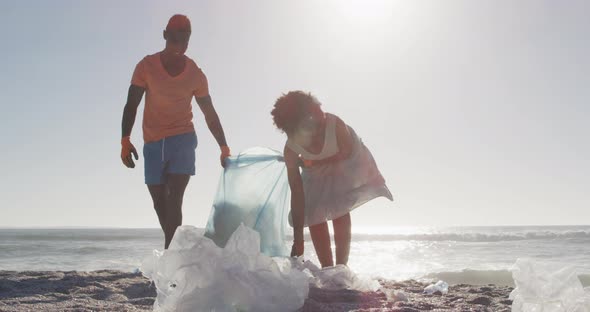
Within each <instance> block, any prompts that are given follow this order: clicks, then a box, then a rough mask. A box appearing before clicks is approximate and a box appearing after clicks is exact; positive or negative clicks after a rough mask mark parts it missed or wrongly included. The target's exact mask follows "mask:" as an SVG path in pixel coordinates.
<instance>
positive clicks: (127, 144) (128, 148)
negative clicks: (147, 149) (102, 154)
mask: <svg viewBox="0 0 590 312" xmlns="http://www.w3.org/2000/svg"><path fill="white" fill-rule="evenodd" d="M131 154H133V156H135V160H138V159H139V156H138V155H137V150H136V149H135V146H133V144H131V138H130V137H128V136H126V137H123V138H122V139H121V160H122V161H123V164H124V165H125V166H127V168H135V163H134V162H133V158H132V157H131Z"/></svg>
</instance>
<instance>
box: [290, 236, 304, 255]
mask: <svg viewBox="0 0 590 312" xmlns="http://www.w3.org/2000/svg"><path fill="white" fill-rule="evenodd" d="M303 249H304V248H303V240H300V241H293V246H292V247H291V257H299V256H303Z"/></svg>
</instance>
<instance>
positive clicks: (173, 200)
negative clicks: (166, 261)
mask: <svg viewBox="0 0 590 312" xmlns="http://www.w3.org/2000/svg"><path fill="white" fill-rule="evenodd" d="M189 180H190V175H188V174H168V176H167V179H166V186H167V191H168V193H167V196H166V219H165V223H164V224H165V228H164V236H165V238H166V242H165V248H166V249H167V248H168V246H169V245H170V242H171V241H172V237H173V236H174V232H176V228H177V227H179V226H180V225H181V224H182V199H183V197H184V190H185V189H186V186H187V185H188V181H189Z"/></svg>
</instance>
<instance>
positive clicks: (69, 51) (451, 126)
mask: <svg viewBox="0 0 590 312" xmlns="http://www.w3.org/2000/svg"><path fill="white" fill-rule="evenodd" d="M588 12H590V2H588V1H584V0H580V1H575V0H572V1H567V2H559V1H548V0H534V1H533V0H524V1H491V0H490V1H470V0H464V1H435V0H432V1H415V0H404V1H395V0H391V1H390V0H384V1H370V0H368V1H360V0H358V1H357V0H347V1H345V0H332V1H313V0H303V1H271V0H269V1H237V0H236V1H166V2H162V1H155V0H154V1H144V0H141V1H140V0H137V1H123V2H121V1H74V0H71V1H63V0H56V1H5V2H2V3H1V4H0V38H2V42H3V44H2V49H0V60H1V61H0V64H1V70H0V85H1V86H2V87H1V92H0V105H2V114H0V131H1V132H2V133H3V139H2V152H1V153H0V163H1V165H0V169H1V171H2V178H1V181H2V182H1V183H2V185H1V188H0V190H1V191H0V192H1V193H0V194H1V195H2V203H1V204H0V226H19V227H27V226H113V227H158V223H157V218H156V214H155V212H154V211H153V208H152V204H151V200H150V197H149V194H148V191H147V188H146V187H145V185H144V184H143V155H140V157H141V158H140V161H139V164H138V166H137V168H136V169H134V170H130V169H127V168H125V167H124V166H123V165H122V164H121V161H120V158H119V153H120V131H121V129H120V123H121V116H122V111H123V106H124V104H125V100H126V95H127V88H128V87H129V81H130V78H131V74H132V71H133V68H134V67H135V65H136V64H137V62H138V61H139V60H140V59H141V58H143V57H144V56H145V55H147V54H152V53H155V52H157V51H160V50H161V49H162V48H163V47H164V40H163V38H162V30H163V29H164V27H165V24H166V22H167V20H168V18H169V17H170V16H172V15H173V14H175V13H183V14H186V15H187V16H189V18H190V19H191V20H192V24H193V35H192V38H191V42H190V46H189V50H188V51H187V55H189V56H190V57H191V58H193V59H194V60H195V61H196V62H197V63H198V64H199V66H200V67H201V68H202V69H203V70H204V72H205V73H206V75H207V76H208V78H209V84H210V89H211V94H212V97H213V101H214V105H215V107H216V109H217V111H218V113H219V115H220V117H221V121H222V124H223V126H224V129H225V132H226V135H227V138H228V142H229V144H230V146H231V148H232V150H233V151H234V152H238V151H240V150H243V149H245V148H247V147H252V146H267V147H271V148H274V149H279V150H281V149H282V146H283V144H284V140H285V137H284V135H282V134H281V133H280V132H278V131H276V130H275V129H274V126H273V124H272V121H271V118H270V114H269V113H270V110H271V107H272V105H273V102H274V100H275V99H276V98H277V97H278V96H279V95H281V93H282V92H286V91H289V90H296V89H301V90H306V91H311V92H312V93H314V94H315V95H316V96H317V97H318V98H319V99H320V101H322V102H323V107H324V109H325V110H326V111H328V112H332V113H335V114H337V115H339V116H340V117H341V118H342V119H343V120H344V121H345V122H347V123H348V124H349V125H351V126H352V127H353V128H355V130H356V131H357V133H359V135H360V136H361V137H362V138H363V140H364V142H365V144H366V145H367V146H368V147H369V149H370V150H371V151H372V153H373V155H374V156H375V159H376V160H377V163H378V165H379V167H380V169H381V172H382V174H383V175H384V177H385V178H386V180H387V182H388V185H389V187H390V189H391V191H392V193H393V194H394V197H395V198H396V201H395V202H394V203H390V202H388V201H386V200H384V199H378V200H375V201H373V202H371V203H369V204H367V205H365V206H363V207H361V208H359V209H357V210H356V211H355V212H354V213H353V226H354V225H359V226H360V225H362V226H403V225H408V226H424V225H425V226H439V225H528V224H540V225H543V224H590V209H589V208H590V196H589V195H590V194H589V191H590V144H589V142H590V140H588V135H589V134H590V122H588V120H589V119H590V105H589V102H588V99H590V57H589V55H590V40H589V39H588V30H590V19H588ZM141 107H142V108H143V104H142V106H141ZM140 116H141V112H140V113H139V114H138V117H139V118H138V120H137V121H136V124H135V127H134V131H133V134H132V141H133V143H134V144H135V145H136V147H137V148H138V150H141V148H142V144H143V142H142V139H141V137H142V136H141V117H140ZM195 123H196V126H197V135H198V136H199V147H198V149H197V171H198V173H197V175H196V176H195V177H193V178H192V180H191V182H190V184H189V187H188V189H187V193H186V196H185V201H184V223H185V224H193V225H196V226H204V225H205V223H206V220H207V217H208V215H209V212H210V205H211V202H212V199H213V195H214V192H215V189H216V187H217V182H218V178H219V175H220V173H221V168H220V166H219V165H218V160H217V159H218V157H219V152H218V148H217V146H216V144H215V141H214V139H213V137H212V135H211V134H210V133H209V132H208V130H207V129H206V126H205V125H204V120H203V116H202V114H201V113H200V111H199V110H198V107H196V106H195Z"/></svg>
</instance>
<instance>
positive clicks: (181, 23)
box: [166, 14, 191, 32]
mask: <svg viewBox="0 0 590 312" xmlns="http://www.w3.org/2000/svg"><path fill="white" fill-rule="evenodd" d="M175 30H180V31H189V32H190V31H191V21H190V20H189V19H188V17H186V15H182V14H175V15H173V16H172V17H171V18H170V20H169V21H168V25H166V31H175Z"/></svg>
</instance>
